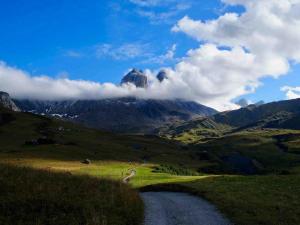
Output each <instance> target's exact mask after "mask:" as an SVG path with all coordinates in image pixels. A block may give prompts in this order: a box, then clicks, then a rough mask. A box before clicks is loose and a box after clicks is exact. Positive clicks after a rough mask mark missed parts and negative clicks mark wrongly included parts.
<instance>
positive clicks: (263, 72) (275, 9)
mask: <svg viewBox="0 0 300 225" xmlns="http://www.w3.org/2000/svg"><path fill="white" fill-rule="evenodd" d="M136 2H140V3H141V4H146V3H145V2H146V1H136ZM151 2H152V1H151ZM223 2H224V3H225V4H228V5H241V6H243V7H244V9H245V10H244V12H242V13H241V14H237V13H226V14H224V15H221V16H219V17H218V18H216V19H213V20H208V21H198V20H193V19H191V18H189V17H187V16H186V17H184V18H182V19H181V20H180V21H178V23H177V24H176V25H175V26H174V27H173V28H172V31H173V32H182V33H185V34H186V35H188V36H190V37H192V38H194V39H195V40H196V41H199V48H197V49H191V50H190V51H188V53H187V55H186V57H184V58H183V59H181V61H180V62H179V63H177V64H176V65H175V66H174V67H173V68H168V69H166V73H167V74H168V78H169V79H166V80H164V81H163V82H159V81H158V80H157V79H156V78H155V73H153V72H151V71H146V75H147V76H148V79H149V85H148V87H147V88H137V87H135V86H134V85H130V84H126V85H122V86H119V85H115V84H112V83H98V82H92V81H85V80H71V79H67V78H59V79H54V78H50V77H48V76H32V75H30V74H28V73H26V72H25V71H22V70H19V69H16V68H13V67H11V66H8V65H6V64H5V63H4V62H2V63H1V64H0V90H2V91H6V92H9V93H10V94H11V95H12V96H13V97H14V98H35V99H51V100H53V99H99V98H108V97H125V96H136V97H140V98H154V99H174V98H182V99H188V100H194V101H197V102H200V103H202V104H204V105H208V106H211V107H214V108H216V109H218V110H226V109H232V108H236V107H237V105H236V104H234V103H232V100H233V99H235V98H236V97H239V96H242V95H244V94H247V93H251V92H254V91H255V90H256V88H257V87H258V86H259V85H260V84H261V83H260V80H261V79H262V78H264V77H268V76H269V77H273V78H277V77H278V76H280V75H284V74H286V73H288V71H289V68H290V63H291V62H293V63H299V62H300V29H299V27H300V14H299V11H300V0H276V1H274V0H264V1H262V0H223ZM154 3H155V4H156V1H153V4H154ZM283 90H285V91H289V92H288V93H292V92H293V93H294V91H295V90H296V89H291V88H290V89H287V88H284V89H283ZM293 96H295V95H293Z"/></svg>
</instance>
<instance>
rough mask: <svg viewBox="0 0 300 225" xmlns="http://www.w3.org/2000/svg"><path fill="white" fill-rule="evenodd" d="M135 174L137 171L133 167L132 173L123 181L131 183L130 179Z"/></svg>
mask: <svg viewBox="0 0 300 225" xmlns="http://www.w3.org/2000/svg"><path fill="white" fill-rule="evenodd" d="M135 175H136V171H135V170H134V169H131V170H130V174H129V175H128V176H127V177H125V178H124V179H123V183H125V184H127V183H129V181H130V179H131V178H133V177H134V176H135Z"/></svg>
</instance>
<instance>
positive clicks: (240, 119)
mask: <svg viewBox="0 0 300 225" xmlns="http://www.w3.org/2000/svg"><path fill="white" fill-rule="evenodd" d="M299 114H300V99H293V100H286V101H279V102H271V103H268V104H263V105H258V106H256V105H249V106H248V107H245V108H241V109H238V110H233V111H228V112H222V113H218V114H216V115H214V116H213V117H212V118H213V119H214V120H215V121H216V122H218V123H223V124H228V125H230V126H233V127H245V126H252V125H253V126H254V125H255V124H256V125H258V123H259V124H260V126H261V127H274V128H291V129H292V128H293V129H299V128H300V124H299V123H298V122H297V124H294V123H292V121H300V119H297V118H299Z"/></svg>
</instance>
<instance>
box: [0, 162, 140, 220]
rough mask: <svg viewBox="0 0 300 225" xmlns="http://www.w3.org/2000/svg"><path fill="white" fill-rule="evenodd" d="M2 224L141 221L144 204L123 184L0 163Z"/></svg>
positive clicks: (134, 192)
mask: <svg viewBox="0 0 300 225" xmlns="http://www.w3.org/2000/svg"><path fill="white" fill-rule="evenodd" d="M0 171H1V173H0V202H1V203H0V224H5V225H16V224H19V225H42V224H43V225H44V224H48V225H66V224H70V225H71V224H72V225H82V224H84V225H103V224H111V225H112V224H113V225H139V224H141V223H142V221H143V203H142V200H141V199H140V197H139V195H138V193H137V192H136V191H135V190H133V189H130V188H129V187H128V186H127V185H124V184H122V183H120V182H116V181H111V180H107V179H96V178H92V177H89V176H71V175H70V174H68V173H53V172H50V171H45V170H44V171H42V170H33V169H29V168H20V167H12V166H7V165H0Z"/></svg>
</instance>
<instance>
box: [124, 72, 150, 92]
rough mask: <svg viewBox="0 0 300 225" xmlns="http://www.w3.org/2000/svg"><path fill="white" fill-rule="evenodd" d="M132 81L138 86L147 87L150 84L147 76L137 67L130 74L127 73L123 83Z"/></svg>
mask: <svg viewBox="0 0 300 225" xmlns="http://www.w3.org/2000/svg"><path fill="white" fill-rule="evenodd" d="M125 83H131V84H134V85H135V86H136V87H140V88H146V87H147V86H148V79H147V76H146V75H145V74H144V73H143V72H142V71H141V70H137V69H132V70H131V71H130V72H129V73H128V74H126V75H125V76H124V77H123V79H122V81H121V84H125Z"/></svg>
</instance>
